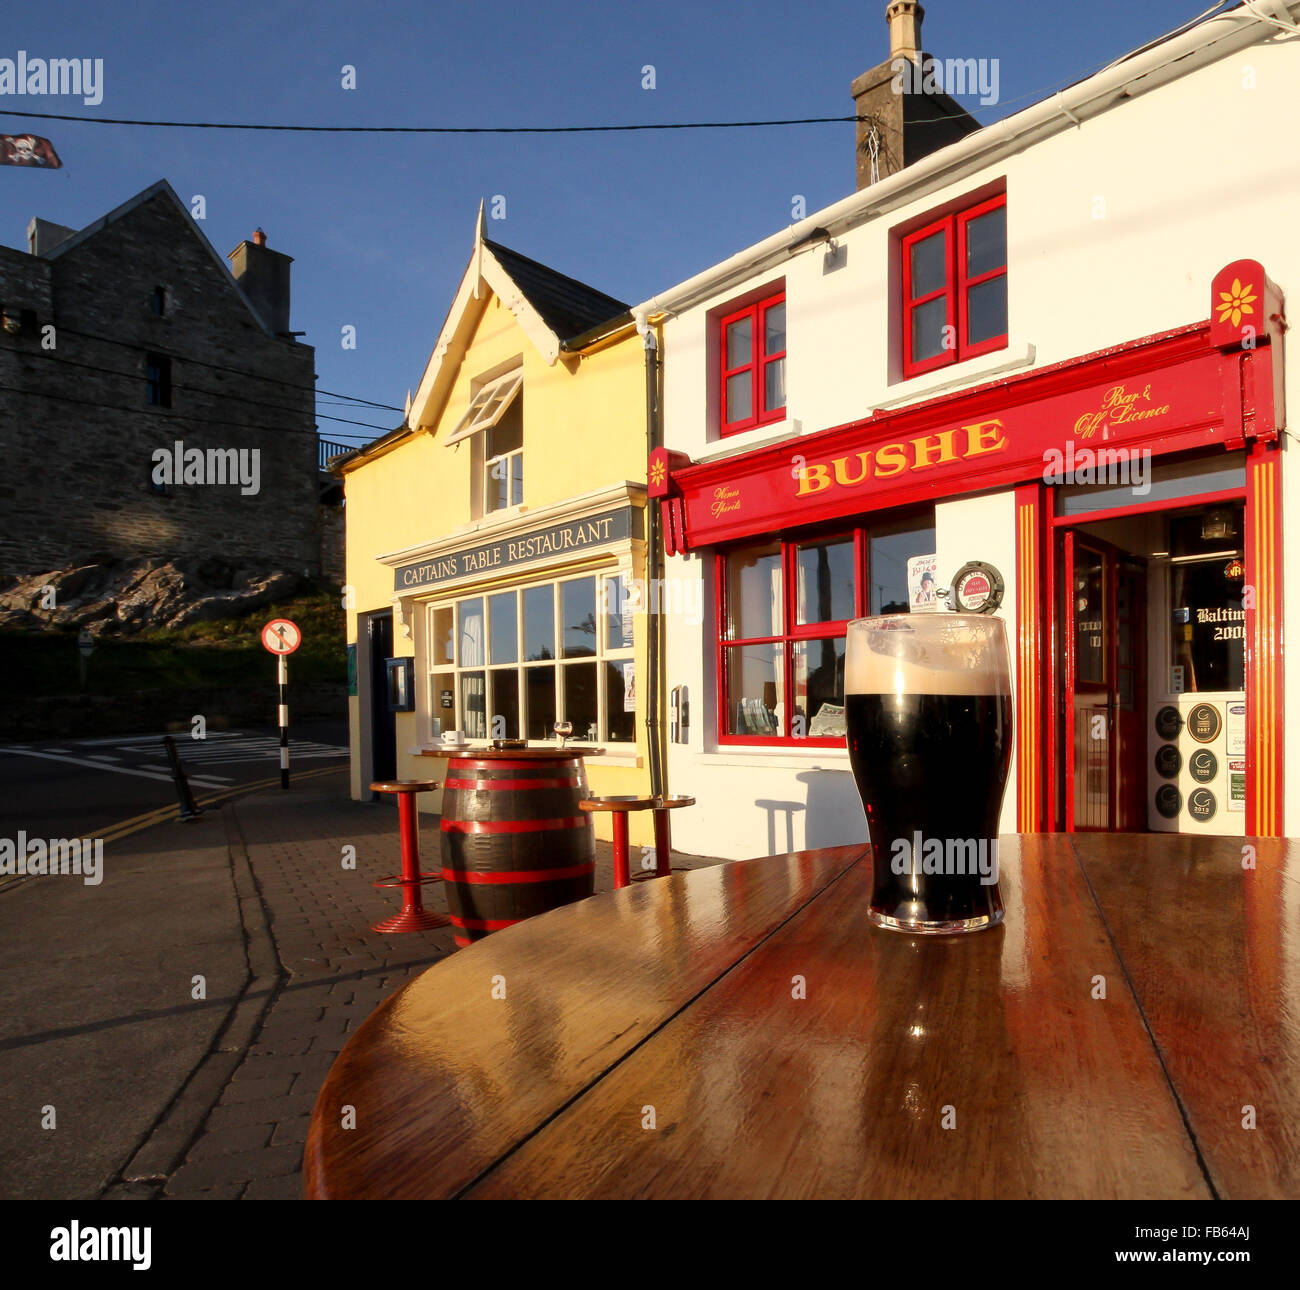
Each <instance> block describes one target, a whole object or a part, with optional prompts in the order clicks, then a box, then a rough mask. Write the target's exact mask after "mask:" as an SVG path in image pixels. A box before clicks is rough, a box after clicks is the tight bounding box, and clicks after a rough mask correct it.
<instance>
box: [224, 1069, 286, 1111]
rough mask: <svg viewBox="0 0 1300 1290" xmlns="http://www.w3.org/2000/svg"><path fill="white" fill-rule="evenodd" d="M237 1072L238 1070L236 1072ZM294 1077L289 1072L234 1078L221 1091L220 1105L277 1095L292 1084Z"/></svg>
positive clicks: (259, 1099)
mask: <svg viewBox="0 0 1300 1290" xmlns="http://www.w3.org/2000/svg"><path fill="white" fill-rule="evenodd" d="M236 1074H238V1072H236ZM293 1080H294V1077H293V1076H292V1075H290V1074H281V1075H275V1076H272V1077H269V1078H263V1079H258V1078H253V1079H235V1080H232V1081H231V1083H230V1085H229V1086H228V1087H227V1089H226V1091H225V1092H224V1093H222V1095H221V1099H220V1105H222V1106H228V1105H232V1104H234V1103H237V1102H262V1101H265V1100H266V1099H267V1098H269V1097H279V1096H281V1095H282V1094H284V1093H287V1092H288V1091H289V1089H290V1088H291V1087H292V1086H293Z"/></svg>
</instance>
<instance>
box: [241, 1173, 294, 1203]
mask: <svg viewBox="0 0 1300 1290" xmlns="http://www.w3.org/2000/svg"><path fill="white" fill-rule="evenodd" d="M243 1198H244V1199H245V1200H302V1198H303V1195H302V1174H301V1173H296V1174H283V1175H282V1176H281V1177H279V1178H254V1179H253V1181H252V1182H251V1183H249V1184H248V1187H247V1189H246V1190H245V1192H244V1197H243Z"/></svg>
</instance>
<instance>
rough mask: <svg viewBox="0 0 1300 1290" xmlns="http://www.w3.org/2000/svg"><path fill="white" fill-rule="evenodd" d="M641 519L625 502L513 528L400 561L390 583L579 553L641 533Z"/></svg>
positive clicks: (453, 577)
mask: <svg viewBox="0 0 1300 1290" xmlns="http://www.w3.org/2000/svg"><path fill="white" fill-rule="evenodd" d="M639 525H640V511H639V510H638V509H637V508H634V507H631V506H623V507H619V508H617V509H614V510H610V511H603V512H601V513H600V514H599V515H589V516H586V517H584V518H583V519H578V520H569V521H566V522H565V523H563V524H553V525H551V526H550V527H548V528H544V529H536V530H534V531H532V532H530V533H521V534H514V535H512V536H510V537H507V538H499V539H497V540H494V541H491V542H484V543H481V544H479V545H477V546H472V547H466V548H464V549H462V550H459V551H449V552H447V553H446V554H443V555H437V556H432V557H428V558H426V559H422V560H416V561H413V562H412V563H410V564H403V565H399V566H398V567H397V568H396V569H395V570H394V589H395V590H396V591H398V592H403V591H421V590H425V589H427V588H430V587H438V586H441V585H443V584H444V583H452V582H458V581H460V580H461V579H464V578H472V577H475V576H477V575H481V574H488V573H491V572H492V571H493V570H495V569H513V568H519V567H521V566H524V565H529V564H537V563H541V562H543V561H548V560H555V559H562V558H565V557H576V556H580V555H582V554H583V553H584V552H586V551H590V550H594V549H596V548H599V547H605V546H609V545H610V544H611V543H615V542H623V541H626V540H627V539H628V538H630V537H640V532H639Z"/></svg>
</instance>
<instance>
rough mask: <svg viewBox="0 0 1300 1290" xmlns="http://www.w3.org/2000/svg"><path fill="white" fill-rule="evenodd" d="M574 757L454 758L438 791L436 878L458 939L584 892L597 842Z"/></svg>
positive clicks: (591, 885) (476, 936)
mask: <svg viewBox="0 0 1300 1290" xmlns="http://www.w3.org/2000/svg"><path fill="white" fill-rule="evenodd" d="M586 795H587V786H586V776H585V774H584V773H583V767H582V762H581V760H580V759H578V758H576V757H562V756H557V757H546V758H538V757H532V758H529V759H527V760H525V759H522V758H520V759H512V758H501V757H492V758H486V757H483V758H479V757H475V756H474V755H473V754H468V755H466V756H465V757H455V758H453V759H452V760H451V762H450V764H449V765H448V768H447V778H446V780H445V781H444V783H443V794H442V838H441V842H442V877H443V886H444V890H445V891H446V893H447V908H448V911H449V912H450V914H451V922H452V926H453V927H454V928H455V929H456V930H455V936H456V944H457V945H468V944H470V942H472V941H477V940H482V938H483V937H485V936H487V935H488V934H489V933H491V932H495V931H499V930H500V929H501V928H503V927H509V926H511V925H512V924H514V923H519V922H522V921H523V920H524V919H525V918H531V917H532V916H533V915H534V914H541V913H544V912H545V911H546V910H548V909H555V908H557V907H558V906H560V905H567V904H570V903H571V902H572V901H575V900H582V899H583V898H584V897H586V896H590V895H591V894H592V893H593V892H594V890H595V871H596V849H595V834H594V833H593V831H592V826H591V817H590V816H589V815H586V814H584V813H583V812H582V811H581V810H579V808H578V802H579V801H580V800H581V799H582V798H583V797H585V796H586Z"/></svg>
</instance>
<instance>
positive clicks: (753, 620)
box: [717, 510, 934, 747]
mask: <svg viewBox="0 0 1300 1290" xmlns="http://www.w3.org/2000/svg"><path fill="white" fill-rule="evenodd" d="M933 552H934V512H933V511H932V510H930V511H927V512H926V513H925V514H924V515H922V516H915V517H912V518H910V519H908V520H905V521H902V522H898V523H893V524H889V525H881V526H873V527H871V528H851V529H848V530H845V531H842V532H837V533H831V534H824V535H818V536H816V537H800V538H792V539H787V540H770V541H766V542H762V543H756V544H754V545H751V546H745V547H738V548H735V549H733V550H731V551H728V552H726V553H725V554H720V555H719V556H718V557H717V586H718V607H717V608H718V655H719V657H718V664H719V666H718V675H719V678H720V683H719V699H720V702H719V733H720V737H721V739H722V740H723V741H724V742H728V743H743V742H752V743H775V744H784V743H791V744H799V745H803V744H812V745H815V746H823V747H839V746H842V744H843V740H844V641H845V635H846V633H847V629H848V623H849V620H850V619H853V618H857V617H862V616H863V615H865V614H868V613H872V614H879V613H905V612H907V611H908V608H909V600H910V596H909V590H908V578H907V565H908V561H909V560H910V559H911V558H912V557H913V556H920V555H931V554H933Z"/></svg>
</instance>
